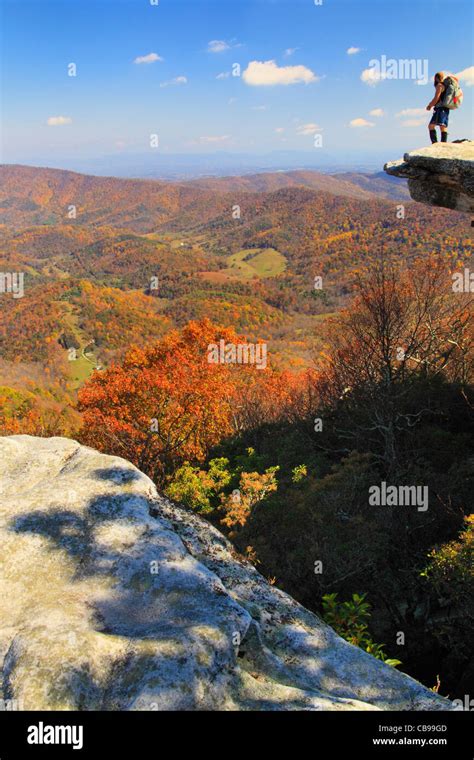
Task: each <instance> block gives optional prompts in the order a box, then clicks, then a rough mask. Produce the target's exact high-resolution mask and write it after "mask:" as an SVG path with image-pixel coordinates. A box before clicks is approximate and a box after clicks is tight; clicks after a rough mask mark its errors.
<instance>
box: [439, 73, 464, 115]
mask: <svg viewBox="0 0 474 760" xmlns="http://www.w3.org/2000/svg"><path fill="white" fill-rule="evenodd" d="M443 84H444V95H443V100H442V102H441V105H442V106H443V108H449V109H450V110H454V109H455V108H459V106H460V105H461V103H462V100H463V97H464V94H463V91H462V90H461V87H460V86H459V81H458V80H457V79H456V77H455V76H453V75H452V74H450V75H449V76H447V77H445V78H444V79H443Z"/></svg>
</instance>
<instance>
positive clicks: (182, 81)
mask: <svg viewBox="0 0 474 760" xmlns="http://www.w3.org/2000/svg"><path fill="white" fill-rule="evenodd" d="M187 83H188V80H187V78H186V77H175V78H174V79H169V80H168V81H167V82H162V83H161V84H160V87H173V85H177V84H187Z"/></svg>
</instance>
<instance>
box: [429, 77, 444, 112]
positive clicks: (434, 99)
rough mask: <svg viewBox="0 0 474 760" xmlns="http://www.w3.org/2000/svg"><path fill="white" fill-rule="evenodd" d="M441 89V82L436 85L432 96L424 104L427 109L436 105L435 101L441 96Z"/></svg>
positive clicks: (442, 88) (442, 87) (442, 86)
mask: <svg viewBox="0 0 474 760" xmlns="http://www.w3.org/2000/svg"><path fill="white" fill-rule="evenodd" d="M443 90H444V85H442V84H441V82H440V83H439V84H438V85H436V90H435V94H434V98H433V100H431V101H430V102H429V103H428V105H427V106H426V110H427V111H431V109H432V108H433V107H434V106H435V105H436V103H437V102H438V101H439V99H440V97H441V94H442V92H443Z"/></svg>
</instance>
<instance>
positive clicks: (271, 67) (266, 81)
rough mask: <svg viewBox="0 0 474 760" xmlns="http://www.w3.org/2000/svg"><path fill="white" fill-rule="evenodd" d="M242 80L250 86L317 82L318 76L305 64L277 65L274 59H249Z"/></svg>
mask: <svg viewBox="0 0 474 760" xmlns="http://www.w3.org/2000/svg"><path fill="white" fill-rule="evenodd" d="M242 76H243V80H244V82H245V83H246V84H248V85H251V86H252V87H260V86H264V87H265V86H273V85H277V84H283V85H289V84H298V83H299V82H304V83H305V84H309V82H317V81H318V79H319V77H317V76H316V74H314V72H312V71H311V69H308V68H307V67H306V66H278V65H277V63H276V62H275V61H250V63H249V65H248V66H247V68H246V69H245V71H244V73H243V75H242Z"/></svg>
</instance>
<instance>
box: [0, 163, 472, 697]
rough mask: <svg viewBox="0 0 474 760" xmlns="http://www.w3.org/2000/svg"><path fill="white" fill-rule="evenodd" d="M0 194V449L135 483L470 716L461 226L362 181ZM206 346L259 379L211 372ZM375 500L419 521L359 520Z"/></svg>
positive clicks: (256, 181) (92, 183)
mask: <svg viewBox="0 0 474 760" xmlns="http://www.w3.org/2000/svg"><path fill="white" fill-rule="evenodd" d="M1 179H2V185H1V186H2V190H1V194H0V214H1V221H2V224H1V226H0V272H24V273H25V293H24V296H23V297H20V298H14V297H13V295H12V294H11V293H8V292H5V293H1V294H0V399H1V409H0V432H1V433H2V434H6V435H8V434H12V433H29V434H33V435H46V436H49V435H66V436H68V437H75V438H77V439H79V440H81V441H82V442H84V443H86V444H88V445H91V446H94V447H96V448H98V449H100V450H102V451H104V452H106V453H112V454H117V455H119V456H122V457H125V458H127V459H129V460H131V461H132V462H134V464H136V465H137V466H138V467H139V468H140V469H142V470H143V471H144V472H146V473H147V474H148V475H149V476H150V477H152V478H153V479H154V481H155V482H156V483H157V485H158V487H159V489H160V490H161V491H163V492H164V493H165V494H167V495H168V496H169V497H170V498H172V499H174V500H176V501H177V502H179V503H181V504H183V505H184V506H185V508H187V509H192V510H195V511H198V512H199V513H200V514H202V515H203V516H204V517H205V518H206V519H208V520H210V521H211V522H212V523H213V524H214V525H216V526H218V527H219V529H220V530H222V531H223V532H224V533H225V534H226V535H228V537H229V538H230V540H231V541H232V542H233V543H234V545H235V547H236V550H237V551H238V552H240V553H241V554H242V555H243V556H245V557H247V558H249V559H250V560H251V561H252V562H253V563H254V564H255V565H256V567H257V568H258V569H259V571H260V572H261V573H262V574H263V575H265V577H267V578H268V579H269V580H270V581H271V582H272V583H275V584H277V585H278V586H279V587H281V588H283V589H285V590H287V591H288V592H290V593H291V594H292V595H293V596H294V597H295V598H297V599H298V600H299V601H301V602H302V603H303V604H305V605H306V606H307V607H309V608H310V609H313V610H315V611H317V612H318V613H320V614H322V615H324V616H325V617H326V619H327V620H328V622H330V623H331V625H333V626H334V627H335V628H336V630H338V631H339V632H340V633H341V634H342V635H344V636H345V637H346V638H348V640H350V641H352V642H353V643H355V644H358V645H359V646H363V647H364V648H365V649H367V651H370V652H371V653H372V654H374V655H375V656H378V657H381V658H382V659H387V660H388V661H391V662H392V664H393V666H397V667H399V668H401V669H402V670H404V671H405V672H407V673H410V674H411V675H414V676H415V677H417V678H419V679H420V680H421V681H422V682H423V683H425V684H427V685H428V686H430V687H434V688H436V689H439V691H440V693H442V694H444V695H449V696H451V697H452V698H454V697H460V698H463V696H464V694H466V693H469V690H470V689H471V690H472V687H473V682H474V670H473V663H472V659H471V657H472V630H473V624H474V597H473V593H474V592H473V588H474V586H473V583H472V580H473V578H472V576H473V525H474V523H473V518H472V513H473V512H474V502H473V493H474V467H473V463H474V436H473V432H474V430H473V428H474V417H473V404H474V393H473V366H474V362H473V350H472V322H471V321H470V318H471V316H472V294H471V293H468V292H466V293H455V292H453V289H452V274H453V272H455V271H459V270H462V269H463V268H464V267H465V266H469V262H470V255H471V248H470V245H471V244H470V239H469V233H470V229H469V220H467V218H466V217H463V216H462V215H460V214H456V213H454V212H448V211H443V210H440V209H429V208H425V207H422V206H420V205H418V204H415V203H412V202H409V201H408V200H406V189H405V187H404V186H403V185H400V186H397V187H395V186H394V185H393V183H392V182H389V181H388V180H387V182H384V179H383V178H380V177H379V176H378V175H377V176H375V177H374V178H372V179H371V178H370V177H368V176H364V175H343V176H342V177H341V178H338V177H337V176H336V177H333V178H330V180H331V181H325V180H324V178H321V175H317V174H316V173H310V172H308V173H297V172H293V173H290V175H288V177H287V178H286V179H285V175H281V174H280V175H263V176H262V175H257V176H255V177H249V178H237V179H236V178H230V179H229V180H225V179H220V180H209V181H200V182H190V183H187V184H180V185H178V184H169V183H159V182H145V181H137V180H116V179H111V178H94V177H85V176H81V175H77V174H73V173H71V172H61V171H55V170H47V169H44V170H43V169H32V168H29V167H11V166H10V167H3V168H2V170H1ZM322 188H324V189H322ZM400 204H403V214H402V215H401V212H400ZM236 208H238V214H236V213H235V209H236ZM71 213H73V215H72V216H70V215H71ZM315 278H316V279H315ZM318 278H321V280H320V281H318ZM221 339H222V340H224V341H225V342H227V343H231V344H234V345H239V344H242V343H245V342H246V341H252V342H261V343H265V344H266V345H267V346H268V354H269V361H268V365H267V367H266V369H265V370H264V371H262V370H261V369H258V368H257V367H256V366H255V365H251V364H250V365H239V364H231V363H229V364H210V363H209V362H208V360H207V350H208V346H209V345H210V344H215V343H218V342H219V340H221ZM381 482H387V483H391V484H397V485H398V484H400V485H417V486H426V487H427V488H428V492H429V508H428V509H427V510H426V511H424V512H422V511H418V510H417V509H416V507H413V506H376V507H374V506H372V505H371V504H369V499H368V493H369V488H370V487H371V486H373V485H374V484H379V483H381ZM400 632H402V633H403V634H404V643H402V644H401V643H400V640H399V639H400V637H399V633H400ZM397 660H398V661H399V662H400V663H401V664H397V662H396V661H397ZM438 677H439V681H438ZM471 693H472V691H471Z"/></svg>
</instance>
